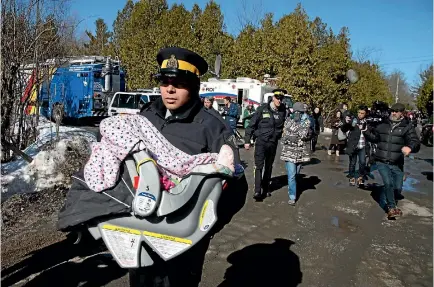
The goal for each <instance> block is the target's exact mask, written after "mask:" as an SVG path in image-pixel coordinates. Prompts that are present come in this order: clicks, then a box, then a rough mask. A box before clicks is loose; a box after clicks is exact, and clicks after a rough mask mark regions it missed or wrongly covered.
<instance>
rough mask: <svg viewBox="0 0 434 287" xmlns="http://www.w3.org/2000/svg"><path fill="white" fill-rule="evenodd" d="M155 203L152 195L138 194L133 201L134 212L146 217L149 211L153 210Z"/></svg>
mask: <svg viewBox="0 0 434 287" xmlns="http://www.w3.org/2000/svg"><path fill="white" fill-rule="evenodd" d="M156 203H157V202H156V200H155V196H154V195H152V194H150V193H147V192H140V193H138V194H137V196H136V198H135V199H134V203H133V205H134V211H135V213H136V214H138V215H140V216H145V215H148V213H149V212H150V211H152V210H154V207H155V204H156Z"/></svg>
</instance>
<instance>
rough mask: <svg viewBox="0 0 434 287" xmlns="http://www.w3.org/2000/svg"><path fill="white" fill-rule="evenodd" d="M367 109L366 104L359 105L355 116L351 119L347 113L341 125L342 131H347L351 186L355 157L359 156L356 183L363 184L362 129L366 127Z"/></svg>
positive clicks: (363, 141) (363, 140)
mask: <svg viewBox="0 0 434 287" xmlns="http://www.w3.org/2000/svg"><path fill="white" fill-rule="evenodd" d="M367 111H368V108H367V107H366V106H360V107H359V110H358V112H357V118H354V119H351V117H350V116H348V115H347V116H346V118H345V124H344V125H342V127H341V130H342V132H344V133H347V132H349V135H348V142H347V151H346V153H347V154H348V156H349V157H350V164H349V174H348V176H349V177H350V185H351V186H355V185H356V163H357V158H359V171H358V178H357V185H364V176H365V171H366V144H367V143H366V138H365V136H364V133H363V132H362V131H364V130H366V129H367V124H366V120H365V117H366V114H367Z"/></svg>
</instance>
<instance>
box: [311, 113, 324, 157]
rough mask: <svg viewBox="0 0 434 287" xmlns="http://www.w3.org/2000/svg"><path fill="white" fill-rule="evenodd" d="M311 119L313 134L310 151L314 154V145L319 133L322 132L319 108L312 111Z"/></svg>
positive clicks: (322, 125)
mask: <svg viewBox="0 0 434 287" xmlns="http://www.w3.org/2000/svg"><path fill="white" fill-rule="evenodd" d="M312 118H313V120H314V121H315V132H314V133H313V135H312V141H311V142H312V145H311V150H312V152H315V148H316V143H317V142H318V136H319V134H320V133H321V132H324V123H323V118H322V115H321V110H320V109H319V108H315V109H314V110H313V115H312Z"/></svg>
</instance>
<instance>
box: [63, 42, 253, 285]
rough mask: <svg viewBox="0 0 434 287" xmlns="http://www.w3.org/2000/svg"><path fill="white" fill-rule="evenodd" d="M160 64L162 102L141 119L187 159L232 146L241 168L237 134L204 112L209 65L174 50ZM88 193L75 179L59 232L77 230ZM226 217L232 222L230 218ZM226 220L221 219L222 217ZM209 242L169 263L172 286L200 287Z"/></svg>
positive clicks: (121, 185) (125, 189) (124, 191)
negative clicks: (75, 219) (202, 93)
mask: <svg viewBox="0 0 434 287" xmlns="http://www.w3.org/2000/svg"><path fill="white" fill-rule="evenodd" d="M157 62H158V64H159V67H160V69H159V73H158V74H157V75H156V79H157V80H158V81H159V84H160V90H161V98H159V99H157V100H156V101H154V102H152V103H147V104H146V105H145V106H144V107H143V108H142V110H141V112H140V114H141V115H143V116H145V117H146V118H147V119H148V120H149V121H150V122H151V123H152V124H153V125H154V126H155V127H156V128H157V129H158V131H160V132H161V133H162V134H163V136H164V137H165V138H166V139H167V140H168V141H169V142H170V143H171V144H173V145H174V146H175V147H177V148H178V149H180V150H182V151H183V152H185V153H187V154H190V155H195V154H199V153H204V152H216V153H218V152H219V151H220V148H221V147H222V145H223V144H227V145H229V146H231V147H232V148H233V150H234V154H235V162H236V163H239V162H240V160H239V155H238V149H237V147H236V146H235V145H234V136H233V132H232V131H231V130H230V128H229V127H228V126H227V125H226V124H225V122H224V120H223V119H222V118H221V117H220V116H219V115H216V114H214V113H211V112H209V111H208V110H206V109H205V108H204V107H203V104H202V103H201V100H200V97H199V85H200V80H199V76H201V75H203V74H204V73H206V72H207V70H208V65H207V63H206V61H205V60H204V59H203V58H202V57H201V56H199V55H198V54H196V53H194V52H192V51H189V50H186V49H182V48H177V47H171V48H165V49H162V50H160V52H159V53H158V55H157ZM123 171H124V172H123V173H122V174H121V176H122V178H129V176H128V171H127V169H126V168H123ZM236 185H237V188H239V186H240V185H243V188H244V187H245V186H246V183H245V178H242V179H240V180H238V181H237V182H236ZM229 186H230V183H229ZM128 188H129V187H128V185H127V183H126V181H118V183H117V185H116V186H115V187H114V188H113V189H114V190H120V191H122V192H121V193H122V194H128V193H129V191H128ZM83 192H85V193H86V194H90V192H89V188H88V187H87V185H86V184H85V183H84V179H83V172H82V171H81V172H80V173H79V174H77V175H76V177H75V178H73V182H72V186H71V188H70V190H69V192H68V195H67V199H66V203H65V207H64V208H63V209H62V211H61V213H60V214H59V223H58V227H59V228H60V229H62V230H66V229H67V227H70V226H72V227H73V223H71V222H66V221H67V220H69V221H71V219H72V215H71V214H79V213H80V212H75V211H76V210H73V212H72V213H71V211H70V209H71V207H72V209H74V208H76V209H77V208H78V209H79V207H80V206H81V205H82V204H83V202H80V200H79V199H80V198H81V197H82V196H81V195H82V194H83ZM92 194H95V197H97V196H101V195H100V194H97V193H95V192H92ZM231 194H234V193H231ZM222 197H223V196H222ZM104 200H105V202H106V203H108V204H107V206H106V207H105V208H106V209H110V207H111V206H113V205H115V204H116V202H113V203H110V202H107V199H106V198H104ZM109 201H110V200H109ZM110 204H111V205H110ZM220 205H222V206H224V207H225V208H228V207H227V205H225V204H222V199H221V200H220V204H219V206H220ZM83 212H85V210H84V211H83ZM234 212H236V211H234ZM108 213H109V212H108ZM217 213H219V211H217ZM223 215H224V216H226V217H227V216H228V215H227V214H223ZM80 216H81V215H80ZM68 218H69V219H68ZM220 218H221V216H219V219H220ZM209 240H210V239H209V237H205V238H204V239H202V240H201V241H200V242H199V243H198V244H197V245H195V246H193V247H192V248H191V249H190V250H189V251H187V252H185V253H184V254H182V255H181V256H179V257H177V258H174V259H173V260H170V262H168V263H167V266H166V268H165V269H166V270H167V272H168V274H169V277H172V278H170V282H171V284H178V285H176V286H197V285H198V282H199V281H200V274H201V270H202V265H203V259H204V256H205V252H206V249H207V248H208V244H209ZM173 282H174V283H173ZM171 286H175V285H171Z"/></svg>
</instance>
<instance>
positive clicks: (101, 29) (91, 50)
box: [84, 18, 113, 55]
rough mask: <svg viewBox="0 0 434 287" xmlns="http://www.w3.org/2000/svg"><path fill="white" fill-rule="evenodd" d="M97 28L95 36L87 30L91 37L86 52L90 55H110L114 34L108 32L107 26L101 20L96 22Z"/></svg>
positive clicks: (86, 45) (85, 45)
mask: <svg viewBox="0 0 434 287" xmlns="http://www.w3.org/2000/svg"><path fill="white" fill-rule="evenodd" d="M95 27H96V29H95V35H93V34H92V32H89V31H87V30H86V35H87V36H88V37H89V43H86V44H84V47H85V49H86V52H87V54H90V55H108V53H109V49H110V38H111V37H112V34H113V33H112V32H109V31H108V27H107V24H106V23H105V22H104V20H103V19H101V18H98V19H97V20H96V21H95Z"/></svg>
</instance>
